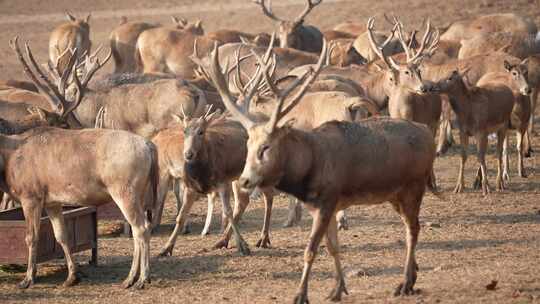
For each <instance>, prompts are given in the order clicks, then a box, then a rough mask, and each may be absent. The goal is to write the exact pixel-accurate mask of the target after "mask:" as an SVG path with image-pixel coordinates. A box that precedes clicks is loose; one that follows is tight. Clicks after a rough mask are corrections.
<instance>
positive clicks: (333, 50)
mask: <svg viewBox="0 0 540 304" xmlns="http://www.w3.org/2000/svg"><path fill="white" fill-rule="evenodd" d="M367 62H368V60H367V59H366V58H364V56H362V55H361V54H360V53H359V52H358V51H357V50H356V48H355V47H354V41H353V40H351V39H334V40H332V41H330V52H329V65H332V66H336V67H346V66H349V65H353V64H356V65H363V64H366V63H367Z"/></svg>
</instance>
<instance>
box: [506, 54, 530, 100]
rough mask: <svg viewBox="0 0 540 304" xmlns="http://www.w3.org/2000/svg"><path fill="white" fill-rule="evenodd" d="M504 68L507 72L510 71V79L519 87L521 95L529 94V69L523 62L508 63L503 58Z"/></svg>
mask: <svg viewBox="0 0 540 304" xmlns="http://www.w3.org/2000/svg"><path fill="white" fill-rule="evenodd" d="M504 68H505V70H506V71H507V72H508V73H510V77H511V79H512V81H513V82H514V84H515V85H516V87H517V88H518V89H519V93H520V94H522V95H530V94H531V92H532V90H531V87H530V86H529V80H528V76H529V75H528V74H529V70H528V67H527V65H526V64H523V62H521V63H520V64H510V63H509V62H508V61H506V60H505V61H504Z"/></svg>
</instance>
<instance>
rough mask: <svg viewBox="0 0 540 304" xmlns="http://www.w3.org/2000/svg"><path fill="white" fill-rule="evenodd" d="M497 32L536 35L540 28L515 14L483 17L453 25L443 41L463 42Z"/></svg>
mask: <svg viewBox="0 0 540 304" xmlns="http://www.w3.org/2000/svg"><path fill="white" fill-rule="evenodd" d="M496 32H507V33H516V34H517V33H524V34H532V35H536V33H537V32H538V28H537V27H536V24H534V22H533V21H532V20H530V19H528V18H526V17H523V16H519V15H517V14H514V13H506V14H491V15H482V16H478V17H475V18H471V19H465V20H460V21H456V22H454V23H452V24H451V25H450V26H448V29H447V30H446V31H445V32H444V33H443V34H442V35H441V40H443V41H445V40H453V41H461V40H465V39H470V38H472V37H474V36H478V35H481V34H486V33H496Z"/></svg>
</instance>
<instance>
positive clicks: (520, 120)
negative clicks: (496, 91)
mask: <svg viewBox="0 0 540 304" xmlns="http://www.w3.org/2000/svg"><path fill="white" fill-rule="evenodd" d="M504 67H505V69H506V70H507V71H506V72H499V73H488V74H486V75H484V76H483V77H482V78H481V79H480V80H479V81H478V83H477V85H478V86H482V85H484V84H493V83H500V84H501V85H505V86H507V87H509V88H510V89H511V90H512V92H513V93H514V97H515V102H514V106H513V108H512V113H511V115H510V121H509V129H510V130H516V135H517V142H516V147H517V154H518V162H517V166H518V175H519V176H520V177H527V175H526V174H525V171H524V169H523V154H524V152H525V151H524V148H523V143H524V142H523V139H524V137H525V133H526V132H527V127H528V125H529V118H530V116H531V104H530V99H529V95H530V94H531V88H530V86H529V83H528V81H527V74H528V72H527V66H526V65H524V64H519V65H512V64H510V63H509V62H505V63H504ZM508 170H509V169H508V136H506V137H505V141H504V145H503V178H504V179H505V180H507V181H509V180H510V175H509V174H508Z"/></svg>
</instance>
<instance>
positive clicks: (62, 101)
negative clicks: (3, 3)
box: [9, 36, 84, 118]
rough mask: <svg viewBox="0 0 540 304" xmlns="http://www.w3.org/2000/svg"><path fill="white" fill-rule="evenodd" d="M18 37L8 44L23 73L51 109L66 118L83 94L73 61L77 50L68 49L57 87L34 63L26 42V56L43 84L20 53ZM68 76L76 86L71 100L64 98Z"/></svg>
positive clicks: (79, 101)
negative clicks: (68, 53)
mask: <svg viewBox="0 0 540 304" xmlns="http://www.w3.org/2000/svg"><path fill="white" fill-rule="evenodd" d="M18 39H19V37H18V36H16V37H15V38H14V39H13V40H10V41H9V45H10V47H11V48H12V49H13V51H15V53H16V55H17V58H18V59H19V61H20V62H21V64H22V66H23V69H24V73H25V75H26V76H27V77H28V78H29V79H30V80H31V81H32V82H33V83H34V84H35V85H36V87H37V88H38V90H39V91H40V93H41V94H43V95H44V96H45V97H46V99H47V101H48V102H49V104H50V105H51V108H52V109H53V111H54V112H56V113H57V114H59V115H60V116H61V117H62V118H66V117H67V116H68V115H69V114H70V113H71V112H72V111H73V110H75V108H76V107H77V106H78V105H79V104H80V103H81V100H82V97H83V95H84V92H83V86H82V85H81V82H80V81H79V78H78V77H77V73H76V65H75V63H76V61H77V60H76V53H77V50H76V49H74V50H71V51H70V52H71V56H70V58H69V62H68V65H67V67H66V68H65V69H64V71H63V72H62V75H61V76H60V77H59V78H58V79H57V87H56V86H55V85H54V84H53V82H52V81H51V80H50V79H49V78H48V77H47V76H46V75H45V74H44V73H43V71H42V70H41V69H40V67H39V65H38V64H37V63H36V60H35V59H34V55H33V54H32V51H31V49H30V46H29V45H28V43H25V49H26V56H27V57H28V59H29V60H30V63H31V64H32V66H33V69H34V70H35V71H36V72H37V74H38V75H39V78H40V79H41V80H42V81H43V82H44V83H45V84H43V83H42V82H41V81H40V80H39V79H38V77H36V75H35V73H34V72H33V71H32V68H31V67H30V65H29V64H28V63H27V61H26V59H25V58H24V56H23V55H22V52H21V49H20V47H19V42H18ZM56 73H57V74H58V75H60V73H59V72H58V71H56ZM70 76H73V81H74V84H75V87H76V93H75V100H74V101H73V102H69V101H67V100H66V98H65V93H66V82H67V80H68V79H69V77H70Z"/></svg>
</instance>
